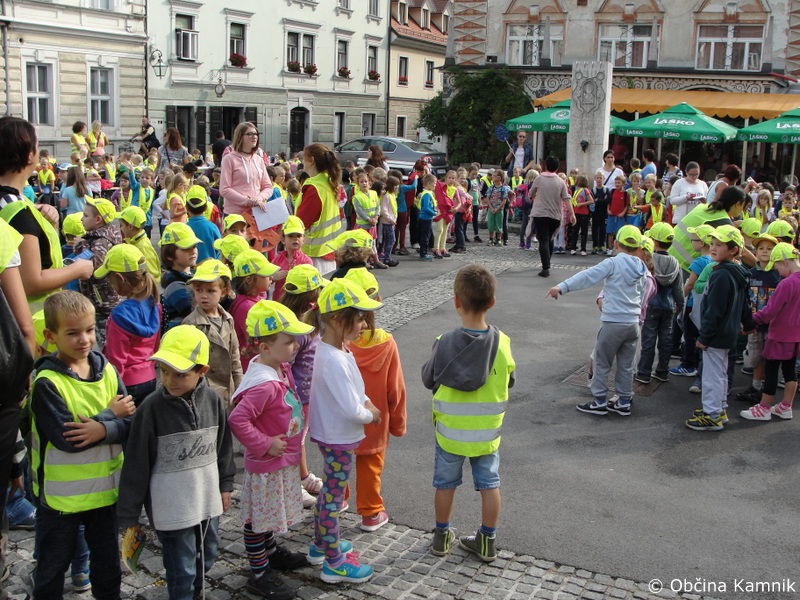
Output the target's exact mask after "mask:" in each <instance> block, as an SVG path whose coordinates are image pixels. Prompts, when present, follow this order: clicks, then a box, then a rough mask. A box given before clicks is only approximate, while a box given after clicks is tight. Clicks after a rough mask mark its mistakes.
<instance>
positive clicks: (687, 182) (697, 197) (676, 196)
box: [669, 162, 708, 225]
mask: <svg viewBox="0 0 800 600" xmlns="http://www.w3.org/2000/svg"><path fill="white" fill-rule="evenodd" d="M707 195H708V184H707V183H706V182H705V181H703V180H702V179H700V165H698V164H697V163H696V162H688V163H686V177H684V178H683V179H679V180H678V181H676V182H675V185H673V186H672V188H671V189H670V192H669V204H670V206H672V224H673V225H677V224H678V223H680V221H681V219H683V217H685V216H686V215H687V214H689V213H690V212H691V211H692V210H693V209H694V208H695V207H696V206H698V204H699V203H703V202H705V198H706V196H707Z"/></svg>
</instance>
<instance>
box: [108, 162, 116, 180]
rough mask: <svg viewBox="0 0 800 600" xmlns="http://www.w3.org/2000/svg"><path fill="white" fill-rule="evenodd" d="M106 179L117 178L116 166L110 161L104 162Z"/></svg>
mask: <svg viewBox="0 0 800 600" xmlns="http://www.w3.org/2000/svg"><path fill="white" fill-rule="evenodd" d="M106 179H108V180H109V181H116V180H117V167H116V166H115V165H112V164H111V163H106Z"/></svg>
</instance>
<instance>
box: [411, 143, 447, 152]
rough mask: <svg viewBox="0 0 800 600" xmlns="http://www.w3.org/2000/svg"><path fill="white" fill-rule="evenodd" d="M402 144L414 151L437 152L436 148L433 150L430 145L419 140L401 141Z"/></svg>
mask: <svg viewBox="0 0 800 600" xmlns="http://www.w3.org/2000/svg"><path fill="white" fill-rule="evenodd" d="M403 145H404V146H406V147H407V148H409V149H410V150H413V151H414V152H425V153H427V154H439V151H438V150H434V149H433V148H431V147H430V146H426V145H425V144H420V143H419V142H403Z"/></svg>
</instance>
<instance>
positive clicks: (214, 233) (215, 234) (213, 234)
mask: <svg viewBox="0 0 800 600" xmlns="http://www.w3.org/2000/svg"><path fill="white" fill-rule="evenodd" d="M186 224H187V225H188V226H189V227H191V228H192V231H194V234H195V235H196V236H197V237H198V238H200V239H201V240H202V241H203V243H202V244H198V245H197V264H198V265H199V264H200V263H201V262H203V261H204V260H206V259H207V258H216V259H217V260H219V250H217V249H216V248H214V242H215V241H216V240H218V239H219V238H221V237H222V236H221V235H220V233H219V228H218V227H217V226H216V225H214V224H213V223H212V222H211V221H209V220H208V219H206V218H205V217H204V216H203V215H197V216H195V217H189V220H188V221H187V222H186Z"/></svg>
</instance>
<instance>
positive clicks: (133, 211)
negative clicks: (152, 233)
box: [117, 206, 147, 229]
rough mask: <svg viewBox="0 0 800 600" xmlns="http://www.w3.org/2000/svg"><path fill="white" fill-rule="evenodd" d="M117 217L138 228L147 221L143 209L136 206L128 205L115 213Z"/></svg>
mask: <svg viewBox="0 0 800 600" xmlns="http://www.w3.org/2000/svg"><path fill="white" fill-rule="evenodd" d="M117 218H118V219H122V220H123V221H125V222H126V223H127V224H128V225H131V226H133V227H136V228H138V229H141V228H142V227H143V226H144V224H145V222H146V221H147V217H146V216H145V214H144V211H143V210H142V209H141V208H139V207H138V206H129V207H128V208H126V209H125V210H123V211H122V212H121V213H117Z"/></svg>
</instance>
